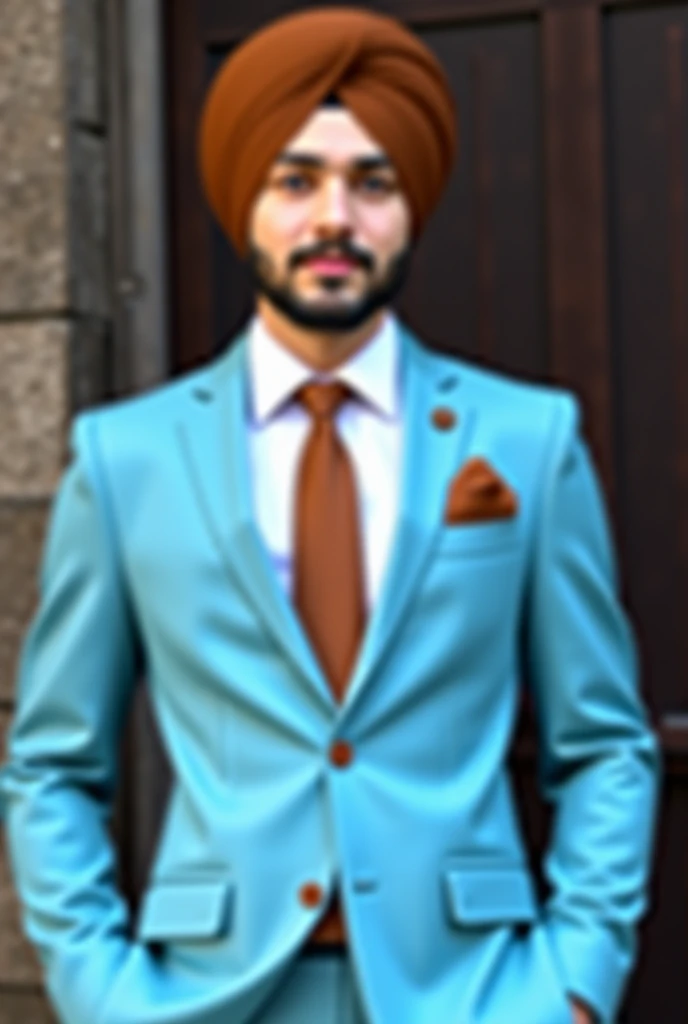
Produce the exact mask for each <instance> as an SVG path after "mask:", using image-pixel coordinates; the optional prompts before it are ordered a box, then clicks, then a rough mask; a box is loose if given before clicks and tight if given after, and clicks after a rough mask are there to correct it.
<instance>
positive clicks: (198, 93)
mask: <svg viewBox="0 0 688 1024" xmlns="http://www.w3.org/2000/svg"><path fill="white" fill-rule="evenodd" d="M198 15H199V9H198V7H197V5H196V4H195V3H171V4H168V5H166V7H165V22H164V24H165V35H166V53H167V61H166V68H165V79H166V95H167V96H168V97H169V108H168V110H169V115H170V117H169V125H168V130H167V132H166V138H167V143H168V168H169V173H168V191H167V194H168V197H169V201H168V215H169V226H170V232H169V238H170V259H169V277H170V281H169V295H170V302H171V309H170V325H171V338H170V349H171V361H170V365H171V366H172V367H173V372H178V371H179V369H182V368H184V367H188V366H192V365H196V364H197V363H200V362H202V361H203V359H204V358H206V357H207V356H208V355H209V354H210V351H211V349H210V339H211V338H212V331H213V328H212V312H211V293H210V288H209V283H210V281H211V279H212V266H211V251H210V238H211V231H212V224H211V217H210V214H209V213H208V211H207V209H206V206H205V203H204V201H203V197H202V192H201V186H200V181H199V177H198V169H197V161H196V150H197V146H196V138H197V133H198V118H199V114H200V111H201V107H202V105H203V99H204V95H205V90H206V87H207V84H208V79H207V75H206V61H205V54H204V50H203V48H202V46H201V45H200V41H199V35H200V29H199V24H198ZM182 353H183V355H182Z"/></svg>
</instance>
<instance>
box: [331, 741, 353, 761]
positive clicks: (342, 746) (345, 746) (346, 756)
mask: <svg viewBox="0 0 688 1024" xmlns="http://www.w3.org/2000/svg"><path fill="white" fill-rule="evenodd" d="M353 759H354V748H353V747H352V746H351V744H350V743H347V742H346V740H335V742H334V743H333V744H332V746H331V747H330V761H331V762H332V764H333V765H336V767H337V768H346V767H347V766H348V765H350V764H351V762H352V761H353Z"/></svg>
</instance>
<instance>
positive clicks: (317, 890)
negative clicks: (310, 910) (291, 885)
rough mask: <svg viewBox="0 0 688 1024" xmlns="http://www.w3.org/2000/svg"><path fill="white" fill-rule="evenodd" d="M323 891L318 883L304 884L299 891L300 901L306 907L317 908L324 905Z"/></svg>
mask: <svg viewBox="0 0 688 1024" xmlns="http://www.w3.org/2000/svg"><path fill="white" fill-rule="evenodd" d="M322 898H323V889H322V886H321V885H318V883H317V882H304V884H303V885H302V886H301V888H300V889H299V899H300V900H301V902H302V903H303V905H304V907H317V906H318V904H319V903H322Z"/></svg>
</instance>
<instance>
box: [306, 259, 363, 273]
mask: <svg viewBox="0 0 688 1024" xmlns="http://www.w3.org/2000/svg"><path fill="white" fill-rule="evenodd" d="M307 266H308V267H309V268H310V269H311V270H315V271H317V272H318V273H323V274H346V273H347V272H348V271H349V270H355V268H356V266H357V264H356V263H354V262H353V261H352V260H346V259H323V258H322V257H320V258H318V259H313V260H308V261H307Z"/></svg>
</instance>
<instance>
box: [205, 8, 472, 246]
mask: <svg viewBox="0 0 688 1024" xmlns="http://www.w3.org/2000/svg"><path fill="white" fill-rule="evenodd" d="M332 92H334V93H337V95H338V96H339V97H340V99H341V101H342V103H343V104H344V106H345V107H347V108H348V109H349V110H350V111H351V112H352V113H353V114H354V116H355V117H356V118H357V119H358V121H359V122H360V123H361V124H362V125H363V127H364V128H365V129H366V130H367V131H368V133H369V134H370V135H371V136H372V137H373V138H374V139H375V140H376V142H378V143H379V145H381V146H382V148H383V149H384V150H385V152H386V153H387V155H388V156H389V158H390V160H391V161H392V162H393V164H394V165H395V167H396V169H397V172H398V174H399V179H400V182H401V185H402V188H403V190H404V192H405V195H406V198H407V200H408V202H409V205H410V208H411V213H412V221H413V236H414V238H416V237H417V236H418V235H419V233H420V231H421V229H422V227H423V225H424V223H425V221H426V220H427V218H428V216H429V215H430V213H431V212H432V210H433V209H434V207H435V206H436V204H437V203H438V201H439V199H440V197H441V194H442V191H443V189H444V187H445V185H446V182H447V179H448V177H449V174H450V172H451V168H452V164H453V162H454V158H455V155H456V149H457V113H456V107H455V103H454V99H453V96H452V93H451V90H450V86H449V83H448V81H447V78H446V75H445V73H444V70H443V68H442V66H441V64H440V63H439V61H438V60H437V58H436V57H435V56H434V55H433V54H432V53H431V52H430V50H429V49H428V48H427V47H426V46H425V44H424V43H423V42H422V41H421V40H420V39H419V38H418V37H417V36H415V35H414V34H413V33H412V32H410V31H409V30H408V29H406V28H405V27H404V26H403V25H402V24H401V22H399V21H397V20H396V19H395V18H393V17H390V16H387V15H383V14H377V13H374V12H372V11H367V10H362V9H360V8H357V7H323V8H310V9H309V10H306V11H300V12H298V13H296V14H290V15H287V16H285V17H282V18H278V19H277V20H276V21H273V22H271V23H270V24H269V25H267V26H266V27H264V28H262V29H260V30H259V31H258V32H256V33H254V34H253V35H251V36H249V38H248V39H246V40H245V41H244V42H243V43H241V44H240V45H239V46H238V47H237V48H236V49H235V50H234V51H233V53H232V54H230V56H229V57H228V58H227V60H226V61H225V62H224V64H223V65H222V67H221V68H220V70H219V72H218V73H217V75H216V77H215V79H214V81H213V82H212V84H211V87H210V89H209V91H208V94H207V96H206V100H205V104H204V107H203V111H202V115H201V121H200V130H199V140H198V141H199V163H200V172H201V180H202V182H203V187H204V190H205V194H206V198H207V200H208V203H209V205H210V207H211V209H212V211H213V213H214V214H215V216H216V217H217V219H218V221H219V223H220V225H221V226H222V228H223V229H224V231H225V232H226V234H227V235H228V236H229V238H230V240H231V241H232V243H233V244H234V246H235V248H236V249H237V251H238V252H239V253H240V255H242V256H245V255H246V252H247V248H248V238H247V229H248V219H249V214H250V209H251V206H252V204H253V201H254V200H255V199H256V197H257V195H258V193H259V192H260V191H261V189H262V187H263V184H264V181H265V176H266V174H267V172H268V170H269V168H270V166H271V165H272V163H273V161H274V160H275V158H276V157H277V155H278V154H279V153H280V152H281V150H282V148H283V146H284V144H285V143H286V142H287V141H288V140H289V139H290V138H291V137H292V136H293V135H295V134H296V133H297V132H298V131H299V129H300V128H302V127H303V125H304V124H305V122H306V121H307V120H308V118H309V117H310V115H311V114H312V113H314V111H315V110H316V108H317V107H318V106H319V105H320V103H321V102H322V100H323V99H324V98H325V97H326V96H327V95H328V94H329V93H332Z"/></svg>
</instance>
